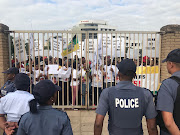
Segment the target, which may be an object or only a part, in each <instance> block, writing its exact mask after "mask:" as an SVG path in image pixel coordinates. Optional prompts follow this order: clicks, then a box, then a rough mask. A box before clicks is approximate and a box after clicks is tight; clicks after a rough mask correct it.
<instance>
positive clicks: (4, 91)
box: [0, 67, 19, 97]
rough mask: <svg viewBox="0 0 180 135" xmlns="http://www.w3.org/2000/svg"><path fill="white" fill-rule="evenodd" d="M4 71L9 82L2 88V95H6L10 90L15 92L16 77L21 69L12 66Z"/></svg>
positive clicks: (0, 95)
mask: <svg viewBox="0 0 180 135" xmlns="http://www.w3.org/2000/svg"><path fill="white" fill-rule="evenodd" d="M3 73H5V74H7V82H6V83H5V84H4V85H3V86H2V87H1V89H0V90H1V91H0V92H1V94H0V97H3V96H5V95H6V94H7V93H8V92H14V91H15V90H16V88H15V85H14V79H15V76H16V75H17V74H18V73H19V69H18V68H16V67H12V68H9V69H8V70H6V71H5V72H3Z"/></svg>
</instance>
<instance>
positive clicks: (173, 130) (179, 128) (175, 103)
mask: <svg viewBox="0 0 180 135" xmlns="http://www.w3.org/2000/svg"><path fill="white" fill-rule="evenodd" d="M162 62H166V64H167V70H168V73H169V74H171V75H172V76H171V77H170V78H168V79H165V80H164V81H163V82H162V84H161V86H160V89H159V91H158V96H157V100H156V101H157V103H156V110H157V111H158V116H157V124H158V125H159V126H160V133H161V135H170V134H172V135H180V117H179V116H180V107H179V106H180V102H179V100H180V96H179V94H180V90H178V87H179V89H180V48H179V49H175V50H173V51H171V52H170V53H169V54H168V56H167V57H166V59H164V60H163V61H162Z"/></svg>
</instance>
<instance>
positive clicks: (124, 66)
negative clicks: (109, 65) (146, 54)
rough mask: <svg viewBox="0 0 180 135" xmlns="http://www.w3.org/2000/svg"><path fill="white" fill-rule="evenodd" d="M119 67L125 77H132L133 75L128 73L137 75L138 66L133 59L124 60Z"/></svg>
mask: <svg viewBox="0 0 180 135" xmlns="http://www.w3.org/2000/svg"><path fill="white" fill-rule="evenodd" d="M117 67H118V69H119V72H120V73H122V74H123V75H127V76H131V74H128V73H132V74H133V75H134V74H135V73H136V64H135V63H134V61H133V60H132V59H124V60H123V61H121V62H120V63H119V64H118V65H117Z"/></svg>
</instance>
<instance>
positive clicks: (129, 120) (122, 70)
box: [94, 59, 158, 135]
mask: <svg viewBox="0 0 180 135" xmlns="http://www.w3.org/2000/svg"><path fill="white" fill-rule="evenodd" d="M118 69H119V72H118V76H119V78H120V82H119V83H118V84H117V85H116V86H113V87H110V88H107V89H104V90H103V91H102V93H101V97H100V101H99V105H98V108H97V110H96V113H97V115H96V120H95V124H94V135H101V132H102V127H103V121H104V117H105V115H106V113H107V112H108V114H109V125H108V130H109V134H110V135H143V130H142V117H143V116H144V115H145V117H146V121H147V128H148V132H149V134H150V135H157V134H158V132H157V128H156V119H155V118H156V115H157V112H156V110H155V106H154V103H153V97H152V95H151V93H150V91H149V90H147V89H143V88H140V87H137V86H135V85H133V83H132V79H133V78H134V77H135V75H136V65H135V63H134V62H133V60H131V59H125V60H123V61H122V62H121V63H120V64H119V65H118Z"/></svg>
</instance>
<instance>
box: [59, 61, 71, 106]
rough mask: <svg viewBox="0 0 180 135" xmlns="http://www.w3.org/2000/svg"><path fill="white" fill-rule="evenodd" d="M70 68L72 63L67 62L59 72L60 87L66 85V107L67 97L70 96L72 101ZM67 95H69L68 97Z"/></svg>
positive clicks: (65, 103)
mask: <svg viewBox="0 0 180 135" xmlns="http://www.w3.org/2000/svg"><path fill="white" fill-rule="evenodd" d="M69 66H70V62H69V61H67V60H66V61H65V65H64V66H63V67H61V69H60V70H59V73H58V77H59V78H60V84H59V85H60V86H61V87H62V84H63V83H64V95H63V96H64V105H67V99H68V98H67V96H69V100H70V97H71V96H70V95H71V92H70V87H69V84H70V76H71V67H69ZM67 93H69V95H67Z"/></svg>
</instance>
